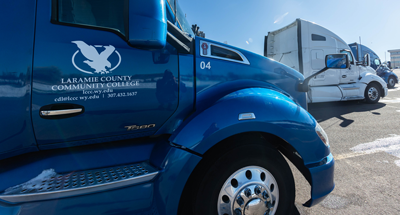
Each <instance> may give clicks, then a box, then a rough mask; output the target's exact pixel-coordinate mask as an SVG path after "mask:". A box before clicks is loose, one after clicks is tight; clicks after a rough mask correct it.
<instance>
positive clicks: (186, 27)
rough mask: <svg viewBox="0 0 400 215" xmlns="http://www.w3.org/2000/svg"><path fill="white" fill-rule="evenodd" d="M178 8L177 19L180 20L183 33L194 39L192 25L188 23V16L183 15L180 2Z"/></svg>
mask: <svg viewBox="0 0 400 215" xmlns="http://www.w3.org/2000/svg"><path fill="white" fill-rule="evenodd" d="M176 7H177V18H178V22H179V25H180V27H181V29H182V31H184V32H186V33H187V34H189V35H191V36H192V37H193V36H194V33H193V31H192V25H191V24H189V22H188V21H187V19H186V14H185V13H183V11H182V9H181V7H180V6H179V4H178V2H177V3H176Z"/></svg>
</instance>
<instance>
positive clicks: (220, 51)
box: [211, 45, 243, 61]
mask: <svg viewBox="0 0 400 215" xmlns="http://www.w3.org/2000/svg"><path fill="white" fill-rule="evenodd" d="M211 55H212V56H217V57H223V58H228V59H232V60H238V61H243V59H242V57H240V55H238V54H237V53H236V52H233V51H230V50H227V49H224V48H221V47H218V46H213V45H212V46H211Z"/></svg>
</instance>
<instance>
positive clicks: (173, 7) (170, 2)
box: [168, 0, 175, 13]
mask: <svg viewBox="0 0 400 215" xmlns="http://www.w3.org/2000/svg"><path fill="white" fill-rule="evenodd" d="M168 3H169V5H170V6H171V8H172V11H173V12H174V13H175V0H168Z"/></svg>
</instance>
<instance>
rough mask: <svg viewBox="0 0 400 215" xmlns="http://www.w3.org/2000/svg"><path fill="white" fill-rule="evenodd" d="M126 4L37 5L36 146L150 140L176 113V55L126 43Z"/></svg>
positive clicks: (75, 1) (97, 0)
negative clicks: (137, 47) (146, 138)
mask: <svg viewBox="0 0 400 215" xmlns="http://www.w3.org/2000/svg"><path fill="white" fill-rule="evenodd" d="M128 2H129V1H127V0H125V1H122V0H121V1H107V0H54V1H38V3H37V4H38V6H37V8H38V12H37V25H36V38H35V47H34V49H35V50H34V69H33V95H32V107H33V114H32V118H33V125H34V130H35V135H36V138H37V142H38V144H40V145H45V144H46V145H47V146H49V145H48V144H52V145H54V144H55V143H61V144H64V142H70V143H71V145H82V144H90V143H98V142H106V141H114V140H121V139H130V138H135V137H142V136H149V135H152V134H154V133H155V131H156V130H157V129H158V128H160V126H161V125H162V124H163V123H164V122H165V121H166V120H167V119H168V118H169V117H170V116H171V115H172V113H173V112H174V111H175V109H176V108H177V106H178V95H177V94H178V84H177V79H178V58H177V53H176V51H175V49H173V48H172V46H170V45H169V44H167V46H166V48H165V49H163V50H156V51H149V50H141V49H136V48H133V47H131V46H130V45H129V44H128V40H127V33H128V28H129V20H128V17H129V16H128V14H127V13H128V11H127V10H126V8H127V5H126V4H128ZM50 17H51V21H50ZM160 53H162V54H160ZM160 62H161V63H160Z"/></svg>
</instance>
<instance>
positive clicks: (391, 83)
mask: <svg viewBox="0 0 400 215" xmlns="http://www.w3.org/2000/svg"><path fill="white" fill-rule="evenodd" d="M394 85H396V80H395V79H394V77H393V76H390V77H389V79H388V84H387V86H388V88H389V89H392V88H394Z"/></svg>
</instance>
